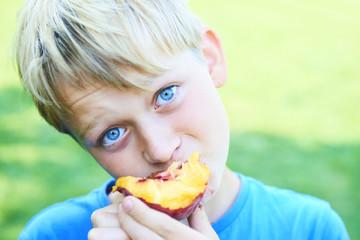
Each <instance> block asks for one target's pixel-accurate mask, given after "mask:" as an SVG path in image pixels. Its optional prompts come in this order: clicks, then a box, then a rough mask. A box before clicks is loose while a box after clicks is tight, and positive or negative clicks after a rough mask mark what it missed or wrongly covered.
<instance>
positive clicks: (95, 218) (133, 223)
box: [89, 197, 218, 240]
mask: <svg viewBox="0 0 360 240" xmlns="http://www.w3.org/2000/svg"><path fill="white" fill-rule="evenodd" d="M91 219H92V223H93V226H94V228H93V229H92V230H91V231H90V232H89V239H119V240H120V239H124V240H125V239H132V240H137V239H171V240H173V239H174V240H176V239H199V240H201V239H203V240H205V239H218V236H217V235H216V233H215V231H214V230H213V229H212V227H211V224H210V222H209V220H208V218H207V216H206V214H205V211H204V207H202V206H201V207H198V208H197V209H196V210H195V211H194V213H193V214H192V215H191V216H190V217H189V218H188V221H189V226H190V227H188V226H186V225H184V224H182V223H180V222H179V221H177V220H175V219H173V218H171V217H169V216H168V215H166V214H164V213H161V212H158V211H156V210H153V209H151V208H149V207H148V206H146V205H145V204H144V203H143V202H141V201H140V200H138V199H137V198H134V197H126V198H125V199H124V201H123V202H122V203H121V204H120V205H115V204H112V205H110V206H108V207H105V208H102V209H99V210H97V211H95V212H94V213H93V215H92V217H91Z"/></svg>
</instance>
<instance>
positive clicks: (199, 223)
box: [188, 204, 218, 239]
mask: <svg viewBox="0 0 360 240" xmlns="http://www.w3.org/2000/svg"><path fill="white" fill-rule="evenodd" d="M188 221H189V226H190V227H191V228H192V229H195V230H196V231H198V232H200V233H202V234H204V235H205V236H207V237H209V238H211V239H218V236H217V234H216V232H215V231H214V229H213V228H212V226H211V223H210V221H209V219H208V217H207V216H206V213H205V208H204V205H202V204H201V205H199V207H197V208H196V209H195V211H194V212H193V213H192V214H191V215H190V216H189V218H188Z"/></svg>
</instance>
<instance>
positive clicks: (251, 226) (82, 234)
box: [17, 0, 348, 239]
mask: <svg viewBox="0 0 360 240" xmlns="http://www.w3.org/2000/svg"><path fill="white" fill-rule="evenodd" d="M19 19H20V22H19V27H18V41H17V61H18V65H19V70H20V73H21V76H22V79H23V82H24V85H25V86H26V88H27V89H28V91H29V92H30V93H31V94H32V96H33V99H34V102H35V104H36V106H37V107H38V109H39V112H40V113H41V115H42V116H43V117H44V118H45V119H46V121H48V122H49V123H50V124H51V125H52V126H54V127H55V128H56V129H57V130H59V131H60V132H63V133H66V134H69V135H70V136H71V137H73V138H74V139H75V140H76V141H77V142H78V143H79V144H80V145H81V146H82V147H83V148H84V149H85V150H86V151H88V152H89V153H90V154H91V155H92V156H93V157H94V158H95V160H96V161H97V162H98V163H99V164H100V165H101V166H102V167H103V168H104V169H105V170H106V171H107V172H109V173H110V175H111V176H112V177H113V178H115V179H116V178H118V177H120V176H127V175H131V176H136V177H139V176H148V175H149V174H150V173H152V172H156V171H161V170H164V169H166V168H167V167H168V166H169V165H170V164H171V163H172V162H173V161H177V160H180V161H185V160H186V159H187V158H188V157H189V156H190V154H191V153H192V152H193V151H195V150H198V151H200V153H201V156H202V159H203V161H204V162H205V164H206V165H207V166H208V167H209V170H210V172H211V177H210V179H209V182H208V188H207V190H206V192H205V195H204V200H203V204H204V205H202V206H200V207H199V208H197V209H196V210H195V211H194V213H193V214H192V215H191V216H190V217H189V218H188V219H185V220H184V221H182V222H179V221H176V220H174V219H172V218H170V217H169V216H167V215H165V214H163V213H160V212H157V211H155V210H152V209H150V208H148V207H147V206H146V205H144V204H143V203H142V202H141V201H139V200H138V199H136V198H134V197H126V198H124V199H122V197H121V196H119V195H116V194H112V193H110V190H111V187H112V186H113V185H114V180H109V181H108V182H106V183H105V184H104V185H103V186H102V187H100V188H99V189H96V190H94V191H93V192H91V193H90V194H88V195H86V196H83V197H79V198H75V199H70V200H68V201H65V202H63V203H59V204H56V205H53V206H51V207H49V208H47V209H45V210H43V211H42V212H41V213H40V214H38V215H37V216H36V217H34V218H33V219H32V220H31V221H30V222H29V223H28V225H27V226H26V228H25V229H24V230H23V232H22V233H21V234H20V237H19V239H84V238H86V237H88V238H89V239H218V238H220V239H240V238H244V239H318V238H323V239H348V235H347V232H346V230H345V227H344V225H343V223H342V221H341V219H340V218H339V216H338V215H337V214H336V213H335V212H334V211H333V210H332V209H331V208H330V207H329V204H328V203H326V202H324V201H322V200H319V199H316V198H314V197H310V196H305V195H301V194H297V193H294V192H291V191H288V190H279V189H276V188H273V187H269V186H264V185H263V184H261V183H260V182H258V181H256V180H254V179H252V178H249V177H245V176H243V175H241V174H238V173H234V172H232V171H230V170H229V169H228V168H226V166H225V163H226V160H227V154H228V146H229V127H228V122H227V117H226V112H225V110H224V107H223V105H222V102H221V100H220V98H219V96H218V94H217V91H216V89H217V88H219V87H221V86H222V85H224V84H225V82H226V79H227V70H226V62H225V57H224V53H223V49H222V46H221V43H220V40H219V38H218V36H217V35H216V33H215V32H214V31H213V30H212V29H211V28H209V27H207V26H204V25H203V24H201V23H200V22H199V21H198V20H197V19H196V17H195V16H194V15H192V14H191V12H190V11H189V10H188V8H187V6H186V4H185V2H184V1H183V0H152V1H146V0H116V1H115V0H103V1H99V0H86V1H85V0H48V1H36V0H28V1H27V2H26V3H25V5H24V7H23V9H22V11H21V13H20V18H19Z"/></svg>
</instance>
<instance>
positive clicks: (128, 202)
mask: <svg viewBox="0 0 360 240" xmlns="http://www.w3.org/2000/svg"><path fill="white" fill-rule="evenodd" d="M133 205H134V204H133V202H132V201H131V199H128V198H125V200H124V202H123V207H124V209H125V210H126V211H130V209H131V208H132V207H133Z"/></svg>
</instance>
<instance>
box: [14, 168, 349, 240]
mask: <svg viewBox="0 0 360 240" xmlns="http://www.w3.org/2000/svg"><path fill="white" fill-rule="evenodd" d="M239 176H240V178H241V181H242V185H241V192H240V194H239V195H238V197H237V199H236V201H235V203H234V204H233V206H232V207H231V208H230V209H229V211H228V212H227V213H226V214H225V215H224V216H223V217H222V218H221V219H219V220H218V221H216V222H215V223H213V224H212V226H213V228H214V229H215V231H216V232H217V234H218V236H219V237H220V239H226V240H231V239H240V238H241V239H266V240H267V239H286V240H289V239H301V240H303V239H327V240H328V239H349V236H348V234H347V232H346V229H345V226H344V224H343V222H342V220H341V219H340V217H339V216H338V215H337V214H336V213H335V212H334V210H332V209H331V207H330V205H329V203H327V202H326V201H323V200H320V199H318V198H315V197H312V196H308V195H304V194H299V193H296V192H293V191H290V190H283V189H278V188H275V187H270V186H266V185H264V184H262V183H261V182H259V181H257V180H255V179H253V178H250V177H246V176H244V175H241V174H239ZM114 182H115V181H114V180H109V181H107V182H106V183H105V184H104V185H103V186H101V187H100V188H98V189H95V190H94V191H92V192H91V193H89V194H88V195H86V196H82V197H78V198H74V199H69V200H67V201H65V202H62V203H57V204H54V205H52V206H50V207H48V208H46V209H44V210H43V211H41V212H40V213H39V214H37V215H36V216H34V217H33V218H32V219H31V220H30V221H29V223H28V224H27V225H26V227H25V229H24V230H23V231H22V232H21V234H20V236H19V239H20V240H23V239H77V240H78V239H87V233H88V231H89V230H90V229H91V228H92V224H91V220H90V216H91V214H92V212H93V211H95V210H96V209H99V208H102V207H105V206H107V205H109V204H110V203H109V200H108V198H107V192H108V191H109V189H111V186H112V185H114Z"/></svg>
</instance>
